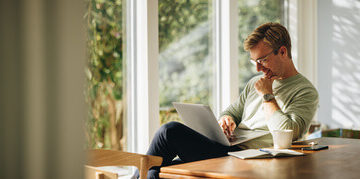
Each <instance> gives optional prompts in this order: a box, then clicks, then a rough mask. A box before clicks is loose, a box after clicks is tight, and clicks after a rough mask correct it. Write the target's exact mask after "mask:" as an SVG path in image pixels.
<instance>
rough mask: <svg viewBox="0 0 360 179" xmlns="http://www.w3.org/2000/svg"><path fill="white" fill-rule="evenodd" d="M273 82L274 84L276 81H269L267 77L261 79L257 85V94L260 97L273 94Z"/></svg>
mask: <svg viewBox="0 0 360 179" xmlns="http://www.w3.org/2000/svg"><path fill="white" fill-rule="evenodd" d="M273 82H274V79H268V78H265V77H262V78H260V79H259V80H258V81H257V82H256V83H255V89H256V92H257V93H258V94H259V95H260V96H264V94H273V91H272V84H273Z"/></svg>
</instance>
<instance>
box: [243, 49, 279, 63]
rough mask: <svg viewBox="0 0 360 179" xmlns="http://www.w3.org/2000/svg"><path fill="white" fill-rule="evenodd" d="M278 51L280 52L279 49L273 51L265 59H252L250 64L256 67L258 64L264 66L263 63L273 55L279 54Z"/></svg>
mask: <svg viewBox="0 0 360 179" xmlns="http://www.w3.org/2000/svg"><path fill="white" fill-rule="evenodd" d="M278 50H279V49H277V50H272V51H271V52H270V53H268V54H267V55H265V57H263V58H259V59H256V60H253V59H251V58H250V63H252V64H254V65H256V64H257V63H259V64H263V63H264V62H265V61H266V60H267V58H268V57H269V56H270V55H271V54H272V53H277V52H278Z"/></svg>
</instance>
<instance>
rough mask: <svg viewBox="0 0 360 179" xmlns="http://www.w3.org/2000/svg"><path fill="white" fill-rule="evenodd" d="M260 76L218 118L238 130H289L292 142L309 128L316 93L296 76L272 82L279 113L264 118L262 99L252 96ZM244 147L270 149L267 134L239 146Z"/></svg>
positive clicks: (309, 83) (315, 102) (250, 82)
mask: <svg viewBox="0 0 360 179" xmlns="http://www.w3.org/2000/svg"><path fill="white" fill-rule="evenodd" d="M261 77H262V76H256V77H254V78H252V79H251V80H250V81H249V82H248V84H247V85H246V86H245V89H244V90H243V91H242V93H241V94H240V96H239V98H238V99H237V100H236V102H235V103H233V104H231V105H230V106H229V107H228V108H227V109H226V110H225V111H224V112H222V113H221V115H220V116H223V115H229V116H232V117H233V119H234V120H235V123H236V125H237V126H238V127H240V128H244V129H261V130H269V131H272V130H282V129H292V130H293V131H294V136H293V140H296V139H299V138H301V137H302V136H303V135H304V134H305V133H306V131H307V130H308V128H309V126H310V122H311V120H312V118H313V117H314V115H315V112H316V109H317V106H318V102H319V99H318V93H317V91H316V89H315V88H314V86H313V85H312V84H311V82H310V81H309V80H307V79H306V78H305V77H304V76H303V75H301V74H297V75H295V76H292V77H289V78H287V79H284V80H275V81H274V83H273V85H272V87H273V93H274V96H275V100H276V102H277V104H278V105H279V107H280V109H281V110H277V111H275V112H274V114H273V115H272V116H271V117H270V119H269V120H266V119H265V114H264V112H263V99H262V96H259V95H258V94H257V93H256V90H255V88H254V84H255V82H256V81H257V80H259V79H260V78H261ZM241 146H242V147H245V148H261V147H269V146H272V136H271V134H269V135H266V136H263V137H260V138H257V139H253V140H251V141H248V142H245V143H243V144H241Z"/></svg>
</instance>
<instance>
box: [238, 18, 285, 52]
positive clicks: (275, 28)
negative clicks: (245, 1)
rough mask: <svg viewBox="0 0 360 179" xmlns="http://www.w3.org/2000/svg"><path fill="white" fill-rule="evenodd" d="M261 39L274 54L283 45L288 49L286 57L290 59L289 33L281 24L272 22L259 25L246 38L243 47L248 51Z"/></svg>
mask: <svg viewBox="0 0 360 179" xmlns="http://www.w3.org/2000/svg"><path fill="white" fill-rule="evenodd" d="M261 40H264V42H265V43H266V44H268V45H269V46H270V47H271V48H272V49H274V54H275V55H276V54H277V53H278V50H279V48H280V47H281V46H285V47H286V49H287V51H288V57H289V58H290V59H291V40H290V35H289V32H288V31H287V30H286V28H285V27H284V26H283V25H281V24H279V23H273V22H268V23H265V24H262V25H260V26H259V27H258V28H256V29H255V30H254V31H253V32H252V33H251V34H250V35H249V36H248V37H247V38H246V40H245V42H244V49H245V50H246V51H249V50H250V49H251V48H253V47H254V46H256V44H258V43H259V42H260V41H261Z"/></svg>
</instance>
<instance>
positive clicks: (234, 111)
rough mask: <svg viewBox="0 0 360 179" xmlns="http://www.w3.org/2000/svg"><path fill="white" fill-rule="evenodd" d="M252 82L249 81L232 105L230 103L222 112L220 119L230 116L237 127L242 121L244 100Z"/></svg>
mask: <svg viewBox="0 0 360 179" xmlns="http://www.w3.org/2000/svg"><path fill="white" fill-rule="evenodd" d="M252 82H253V80H250V81H249V82H248V83H247V84H246V86H245V88H244V90H243V91H242V92H241V93H240V96H239V98H238V99H237V100H236V101H235V102H234V103H232V104H231V105H230V106H229V107H227V108H226V109H225V111H223V112H222V113H221V114H220V117H221V116H225V115H228V116H231V117H232V118H233V119H234V121H235V123H236V126H238V125H239V124H240V122H241V119H242V114H243V111H244V105H245V100H246V98H247V95H248V93H249V91H250V88H251V86H252Z"/></svg>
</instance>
